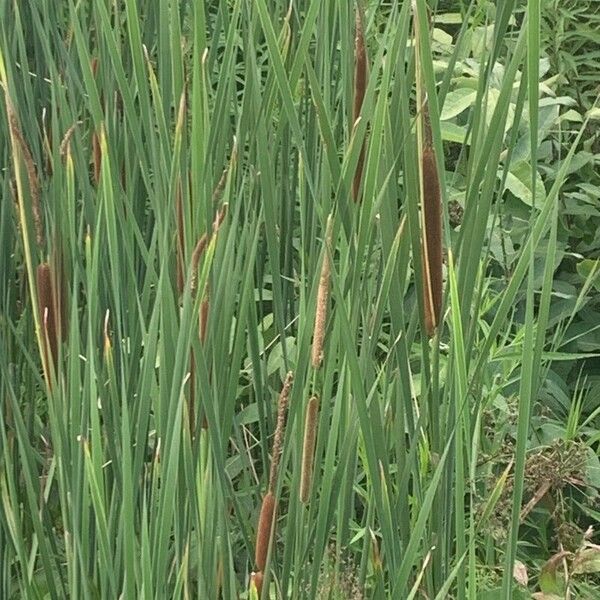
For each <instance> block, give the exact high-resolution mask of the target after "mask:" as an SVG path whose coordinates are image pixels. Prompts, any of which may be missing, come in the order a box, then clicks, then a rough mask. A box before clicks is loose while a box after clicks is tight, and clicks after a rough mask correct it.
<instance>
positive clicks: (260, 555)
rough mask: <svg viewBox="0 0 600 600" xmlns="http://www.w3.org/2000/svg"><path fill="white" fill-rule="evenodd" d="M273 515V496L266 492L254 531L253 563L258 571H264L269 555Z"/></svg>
mask: <svg viewBox="0 0 600 600" xmlns="http://www.w3.org/2000/svg"><path fill="white" fill-rule="evenodd" d="M274 514H275V496H274V495H273V492H271V491H268V492H267V494H266V495H265V497H264V498H263V501H262V506H261V507H260V516H259V518H258V529H257V531H256V552H255V556H254V562H255V563H256V566H257V567H258V570H259V571H264V569H265V565H266V564H267V554H268V553H269V544H270V543H271V537H272V534H273V515H274Z"/></svg>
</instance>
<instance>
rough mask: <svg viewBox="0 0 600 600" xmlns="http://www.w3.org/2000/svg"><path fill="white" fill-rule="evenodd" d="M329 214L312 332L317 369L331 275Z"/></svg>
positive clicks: (313, 356) (314, 361)
mask: <svg viewBox="0 0 600 600" xmlns="http://www.w3.org/2000/svg"><path fill="white" fill-rule="evenodd" d="M331 229H332V219H331V215H330V216H329V219H328V220H327V229H326V233H325V252H324V255H323V264H322V266H321V276H320V278H319V289H318V290H317V307H316V310H315V329H314V333H313V344H312V355H311V363H312V366H313V368H315V369H318V368H319V367H320V366H321V363H322V362H323V342H324V341H325V327H326V326H327V304H328V302H329V280H330V277H331V266H330V264H329V251H330V247H331Z"/></svg>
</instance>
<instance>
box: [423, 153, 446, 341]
mask: <svg viewBox="0 0 600 600" xmlns="http://www.w3.org/2000/svg"><path fill="white" fill-rule="evenodd" d="M421 161H422V169H423V204H422V209H423V223H424V227H423V233H424V240H423V254H424V257H423V258H424V260H423V267H424V269H423V270H424V274H423V275H424V277H423V279H424V285H423V290H424V305H425V329H426V331H427V334H428V335H429V336H432V335H433V334H434V333H435V329H436V328H437V326H438V324H439V322H440V316H441V310H442V288H443V279H442V261H443V256H442V213H441V210H442V206H441V192H440V180H439V175H438V170H437V164H436V159H435V152H434V150H433V148H432V147H429V146H425V147H424V148H423V154H422V158H421Z"/></svg>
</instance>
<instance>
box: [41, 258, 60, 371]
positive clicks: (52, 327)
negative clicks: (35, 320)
mask: <svg viewBox="0 0 600 600" xmlns="http://www.w3.org/2000/svg"><path fill="white" fill-rule="evenodd" d="M36 283H37V286H36V287H37V300H38V310H39V319H40V325H41V327H42V332H43V344H44V347H43V348H42V352H43V354H44V364H46V365H50V364H52V365H56V364H57V361H58V335H59V334H58V330H57V323H56V310H55V303H54V289H53V288H54V285H53V278H52V269H51V268H50V264H49V263H47V262H44V263H41V264H40V265H38V268H37V271H36ZM50 361H51V362H50Z"/></svg>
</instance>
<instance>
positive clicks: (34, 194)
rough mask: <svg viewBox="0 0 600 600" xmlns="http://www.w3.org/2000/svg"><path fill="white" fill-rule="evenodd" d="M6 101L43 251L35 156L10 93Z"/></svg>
mask: <svg viewBox="0 0 600 600" xmlns="http://www.w3.org/2000/svg"><path fill="white" fill-rule="evenodd" d="M5 100H6V113H7V116H8V126H9V128H10V131H11V134H12V136H13V140H15V141H16V143H17V144H18V146H19V149H20V151H21V154H22V156H23V162H24V163H25V168H26V170H27V180H28V182H29V194H30V197H31V212H32V214H33V224H34V227H35V240H36V242H37V245H38V248H40V249H41V248H43V246H44V243H45V236H44V221H43V217H42V209H41V206H40V197H41V193H40V182H39V179H38V176H37V171H36V167H35V163H34V162H33V156H32V155H31V151H30V150H29V146H28V145H27V141H26V140H25V137H24V136H23V132H22V131H21V128H20V127H19V119H18V118H17V113H16V112H15V109H14V105H13V103H12V101H11V99H10V98H9V96H8V93H5ZM23 225H24V224H23Z"/></svg>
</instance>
